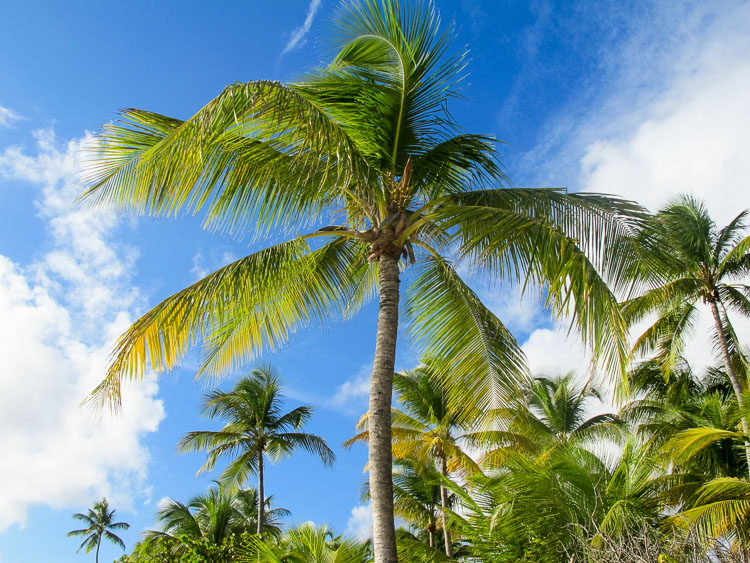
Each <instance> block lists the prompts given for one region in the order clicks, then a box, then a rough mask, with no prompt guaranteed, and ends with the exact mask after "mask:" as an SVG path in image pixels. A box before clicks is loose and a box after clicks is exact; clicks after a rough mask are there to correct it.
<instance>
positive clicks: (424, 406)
mask: <svg viewBox="0 0 750 563" xmlns="http://www.w3.org/2000/svg"><path fill="white" fill-rule="evenodd" d="M429 363H433V362H432V361H430V362H429ZM393 388H394V389H395V390H396V392H397V394H398V402H399V404H400V405H401V408H400V409H399V408H394V409H392V411H391V413H392V414H391V421H392V422H391V432H392V435H393V444H392V448H393V456H394V457H395V458H396V459H413V460H416V461H417V462H419V463H421V464H423V465H427V466H429V465H432V467H434V468H435V469H437V471H439V472H440V474H441V475H442V476H443V477H447V476H448V474H449V473H450V472H454V471H461V472H463V473H464V474H466V475H468V474H472V473H476V472H478V471H479V466H478V465H477V463H476V462H475V461H474V460H473V459H472V457H471V456H470V455H469V454H467V453H466V452H465V451H464V449H463V447H462V443H461V439H462V437H463V435H464V434H466V433H467V432H468V429H469V427H470V426H471V424H472V423H473V422H475V421H476V420H477V419H478V417H479V416H480V415H481V411H478V410H476V411H474V412H473V415H472V416H467V412H466V410H463V411H460V410H459V409H455V408H451V405H450V404H449V394H450V392H449V388H448V386H446V385H444V384H443V381H442V380H441V378H440V377H439V376H438V375H437V374H436V372H435V371H434V370H432V369H430V367H428V365H427V364H423V365H420V366H419V367H417V368H416V369H413V370H411V371H406V372H403V373H396V374H394V376H393ZM368 422H369V416H368V413H366V414H365V415H364V416H362V418H361V419H360V421H359V423H358V425H357V428H358V429H360V430H362V432H360V433H359V434H357V435H356V436H354V437H353V438H351V439H349V440H347V441H346V442H344V447H349V446H351V445H352V444H354V443H357V442H366V441H368V440H369V437H370V432H369V424H368ZM439 491H440V505H441V508H442V524H443V535H444V539H445V554H446V555H447V556H448V557H453V545H452V543H451V535H450V531H449V530H448V526H447V519H448V515H447V512H448V491H447V489H446V488H445V487H443V486H442V485H441V486H440V487H439Z"/></svg>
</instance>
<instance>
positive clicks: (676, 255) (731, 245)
mask: <svg viewBox="0 0 750 563" xmlns="http://www.w3.org/2000/svg"><path fill="white" fill-rule="evenodd" d="M747 216H748V211H747V210H745V211H743V212H742V213H740V214H739V215H737V216H736V217H735V218H734V219H732V220H731V221H730V222H729V224H727V225H726V226H725V227H724V228H721V229H719V228H718V227H717V225H716V223H715V221H714V220H713V219H712V218H711V216H710V215H709V214H708V210H707V209H706V206H705V205H704V203H703V202H701V201H699V200H697V199H695V198H693V197H692V196H688V195H683V196H680V197H679V198H678V199H677V200H676V201H674V202H672V203H670V204H668V205H666V206H665V207H664V208H663V209H661V211H659V213H657V215H656V216H655V217H654V219H653V221H651V222H650V223H649V224H647V225H645V226H644V228H643V231H642V233H641V240H647V241H648V244H647V245H644V246H646V247H647V248H648V249H649V251H650V252H649V253H648V271H649V272H650V273H651V282H652V287H651V289H649V290H647V291H645V292H644V293H643V294H642V295H640V296H638V297H635V298H633V299H630V300H629V301H626V302H625V303H624V304H623V312H624V315H625V317H626V318H627V319H628V321H629V322H630V323H631V324H632V323H636V322H638V321H640V320H642V319H643V318H644V317H645V316H646V315H648V314H652V313H656V314H657V317H658V318H657V320H656V321H655V322H654V323H653V324H652V325H651V326H650V327H649V328H648V329H647V330H646V331H645V332H644V333H643V335H641V336H640V338H638V340H637V341H636V343H635V345H634V347H633V353H643V354H649V353H650V352H652V351H656V352H657V358H656V359H657V360H658V362H659V363H660V365H661V366H662V370H663V372H664V375H665V376H666V377H669V375H670V373H671V371H672V370H673V368H674V367H675V365H676V364H677V363H678V361H679V360H680V358H681V356H682V354H683V351H684V349H685V345H686V342H688V341H689V336H690V335H691V334H692V332H693V330H694V328H695V323H696V320H697V316H698V314H699V305H700V304H701V303H703V304H705V305H707V306H708V308H709V309H710V311H711V316H712V318H713V325H714V326H713V328H714V332H713V339H714V343H715V344H716V348H717V349H718V351H719V354H720V356H721V359H722V361H723V363H724V371H725V372H726V375H727V377H728V378H729V381H730V382H731V384H732V389H733V390H734V394H735V396H736V397H737V402H738V403H739V406H740V410H741V411H744V407H743V405H744V394H745V391H746V386H747V382H746V380H745V372H746V371H747V360H746V358H745V356H744V354H742V352H741V349H740V342H738V339H737V334H736V333H735V331H734V328H733V326H732V323H731V322H730V319H729V312H730V311H731V312H734V313H737V314H741V315H750V285H748V283H747V282H748V279H749V278H750V236H749V235H747V234H746V224H745V220H746V218H747ZM742 428H743V431H744V433H745V434H746V435H747V434H748V422H747V418H746V417H743V418H742ZM746 455H747V459H748V463H749V464H750V444H747V445H746ZM748 467H749V468H750V465H749V466H748Z"/></svg>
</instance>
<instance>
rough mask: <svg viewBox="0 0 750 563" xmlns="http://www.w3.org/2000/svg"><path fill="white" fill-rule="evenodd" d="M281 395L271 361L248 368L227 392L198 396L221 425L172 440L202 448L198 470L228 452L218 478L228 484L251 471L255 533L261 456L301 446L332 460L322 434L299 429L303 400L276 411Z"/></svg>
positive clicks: (261, 500) (305, 411) (306, 413)
mask: <svg viewBox="0 0 750 563" xmlns="http://www.w3.org/2000/svg"><path fill="white" fill-rule="evenodd" d="M281 400H282V395H281V385H280V383H279V377H278V374H277V372H276V370H275V369H274V368H273V367H271V366H263V367H261V368H259V369H256V370H253V371H252V372H251V373H250V375H249V376H247V377H244V378H242V379H240V381H238V382H237V385H236V386H235V387H234V389H232V390H231V391H229V392H224V391H212V392H211V393H208V394H207V395H206V396H205V397H204V402H203V412H204V414H206V415H208V416H209V417H210V418H221V419H223V420H225V421H226V422H227V424H226V426H224V428H222V429H221V430H220V431H218V432H214V431H210V430H201V431H197V432H189V433H188V434H186V435H185V437H183V438H182V440H180V442H179V445H178V447H179V449H180V450H181V451H183V452H184V451H197V450H206V451H207V452H208V457H207V459H206V463H205V464H203V467H201V468H200V470H199V471H198V473H201V472H203V471H210V470H211V469H213V467H214V465H216V462H217V461H218V460H219V459H221V458H232V457H233V459H232V460H231V462H230V463H229V465H228V466H227V468H226V469H225V470H224V472H223V473H222V475H221V481H222V482H223V483H224V484H227V485H229V486H232V487H235V486H241V485H242V484H243V483H244V482H245V481H246V480H247V478H248V476H249V475H250V474H257V476H258V528H257V531H258V534H262V532H263V519H264V517H263V510H264V505H265V497H264V494H265V493H264V487H263V483H264V463H263V462H264V457H265V456H269V457H270V458H271V460H272V461H278V460H280V459H282V458H283V457H286V456H287V455H290V454H291V453H292V452H294V450H296V449H297V448H302V449H304V450H306V451H308V452H310V453H312V454H315V455H317V456H318V457H320V459H321V460H323V463H325V464H327V465H331V464H333V462H334V460H335V459H336V456H335V455H334V453H333V451H332V450H331V449H330V448H329V447H328V446H327V445H326V443H325V440H324V439H323V438H321V437H319V436H315V435H314V434H308V433H306V432H302V431H301V429H302V427H303V426H304V424H305V422H307V421H308V420H309V419H310V417H311V416H312V413H313V408H312V407H310V406H308V405H303V406H301V407H297V408H296V409H293V410H291V411H289V412H288V413H284V414H282V412H281ZM234 456H236V457H234Z"/></svg>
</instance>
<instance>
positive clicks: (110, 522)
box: [68, 498, 130, 563]
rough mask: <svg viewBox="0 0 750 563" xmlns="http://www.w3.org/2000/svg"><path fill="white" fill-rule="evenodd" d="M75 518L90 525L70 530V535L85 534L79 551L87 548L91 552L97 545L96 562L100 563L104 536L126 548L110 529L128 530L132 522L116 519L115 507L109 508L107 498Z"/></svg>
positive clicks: (75, 515) (77, 514)
mask: <svg viewBox="0 0 750 563" xmlns="http://www.w3.org/2000/svg"><path fill="white" fill-rule="evenodd" d="M73 518H75V519H76V520H81V521H82V522H84V523H85V524H88V527H87V528H83V529H81V530H73V531H71V532H68V537H71V536H84V540H83V543H82V544H81V545H80V547H79V548H78V551H81V550H82V549H83V548H86V553H90V552H91V550H92V549H94V546H96V563H99V548H100V547H101V545H102V537H105V538H107V539H108V540H109V541H111V542H112V543H113V544H115V545H119V546H120V547H121V548H122V549H123V550H124V549H125V542H123V541H122V539H120V537H119V536H117V535H115V534H113V533H112V532H111V531H110V530H127V529H128V528H130V524H127V523H125V522H115V521H114V519H115V509H114V508H113V509H112V510H110V509H109V503H108V502H107V499H106V498H103V499H102V500H100V501H98V502H96V503H94V508H89V511H88V514H81V513H80V512H77V513H76V514H74V515H73Z"/></svg>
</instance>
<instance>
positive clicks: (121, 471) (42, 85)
mask: <svg viewBox="0 0 750 563" xmlns="http://www.w3.org/2000/svg"><path fill="white" fill-rule="evenodd" d="M436 5H437V7H438V9H439V10H440V14H441V17H442V20H443V22H444V24H445V25H453V26H454V27H455V33H456V36H457V38H456V43H455V45H456V47H457V48H458V47H462V46H463V45H466V46H467V47H468V48H469V50H470V57H471V62H470V71H471V74H470V76H469V78H468V79H467V80H466V82H465V85H464V89H463V91H462V94H463V96H464V97H463V98H462V99H457V100H454V101H452V102H451V105H450V111H451V113H452V114H453V115H454V117H455V118H456V119H457V121H458V122H459V123H460V124H461V125H462V126H463V127H464V128H465V129H466V130H467V131H470V132H474V133H483V134H490V135H494V136H496V137H497V138H498V139H500V140H502V141H503V142H505V143H506V144H505V145H504V146H503V153H504V155H503V159H502V161H503V163H504V165H505V167H506V170H507V173H508V175H509V177H510V179H511V181H512V184H513V185H515V186H559V187H567V188H568V189H570V190H572V191H581V190H585V191H592V192H604V193H613V194H619V195H622V196H624V197H627V198H629V199H633V200H635V201H638V202H640V203H641V204H643V205H645V206H647V207H648V208H649V209H651V210H656V209H658V208H659V207H660V206H661V205H663V204H664V203H666V202H667V201H668V200H669V199H670V198H673V197H674V196H675V195H676V194H678V193H683V192H689V193H693V194H694V195H696V196H698V197H701V198H703V199H704V200H705V201H706V203H707V205H708V208H709V210H710V212H711V213H712V215H713V217H714V218H715V219H716V220H717V222H718V223H719V224H725V223H727V222H728V221H729V220H730V219H731V218H732V217H733V216H734V215H736V214H737V213H739V212H740V211H741V210H743V209H746V208H750V189H749V186H748V178H750V156H749V153H748V151H747V148H746V140H745V136H746V132H747V131H750V110H749V109H748V104H747V92H748V91H750V34H748V32H747V30H748V29H750V3H748V2H741V1H733V0H718V1H716V2H659V1H654V2H648V1H643V2H641V1H630V2H621V1H610V2H608V1H602V2H597V3H593V2H578V3H576V2H572V3H571V2H559V3H556V2H552V1H544V0H536V1H531V2H520V1H518V2H514V1H499V0H498V1H494V0H493V1H490V0H486V1H480V0H450V1H449V0H436ZM338 7H339V2H338V1H337V0H283V1H280V2H259V1H251V0H246V1H244V2H239V1H237V2H223V3H218V2H217V3H207V2H199V1H190V0H184V1H180V2H177V1H171V2H170V1H163V2H158V3H157V2H146V1H145V0H140V1H138V0H133V1H132V2H128V3H127V4H125V3H114V2H96V3H95V2H84V1H82V0H81V1H75V2H66V3H61V2H53V1H42V0H39V1H37V2H34V3H29V2H22V1H16V0H8V1H6V2H3V3H2V5H0V358H1V361H0V428H2V431H0V451H2V452H3V455H2V457H0V562H2V563H31V562H38V561H60V562H76V561H85V560H89V559H91V556H87V555H86V554H84V553H80V554H76V549H77V547H78V543H77V542H76V541H75V539H71V538H67V537H66V533H67V532H68V531H69V530H71V529H73V528H74V527H75V521H74V520H72V519H71V516H72V514H73V513H75V512H85V511H86V509H87V507H89V506H91V505H93V503H94V502H95V501H96V500H97V499H99V498H101V497H102V496H106V497H107V499H108V500H109V501H110V504H111V505H112V506H113V507H114V508H116V509H117V516H118V517H119V519H121V520H124V521H126V522H129V523H130V524H131V528H130V530H129V531H127V532H124V533H123V534H122V537H123V539H124V540H125V543H126V544H127V545H128V546H129V547H132V545H133V544H134V543H135V542H136V541H137V539H138V537H139V535H140V533H141V532H142V531H143V530H145V529H148V528H150V527H152V525H153V518H154V514H155V511H156V509H157V507H158V505H159V503H160V502H162V501H163V499H165V498H168V497H169V498H174V499H177V500H181V501H186V500H188V499H189V498H190V497H191V496H193V495H194V494H197V493H200V492H202V491H204V490H205V489H206V487H208V486H209V485H210V484H211V480H212V479H215V478H217V477H218V472H216V473H210V474H204V475H201V476H197V477H196V471H197V470H198V468H199V467H200V466H201V464H202V462H203V456H202V454H186V455H181V454H178V453H177V452H176V447H175V446H176V443H177V441H178V440H179V438H180V437H181V436H182V435H184V434H185V433H186V432H188V431H192V430H199V429H209V428H216V427H217V422H216V421H210V420H206V419H204V418H202V417H201V416H200V404H201V397H202V395H203V394H204V393H205V392H207V390H208V389H209V388H210V385H209V382H205V381H203V382H201V381H195V380H194V374H195V371H196V361H197V360H196V358H195V357H194V356H193V357H189V358H188V360H187V361H186V362H185V364H184V366H183V367H182V368H181V369H179V370H176V371H175V372H173V373H171V374H166V375H163V376H160V377H157V376H156V375H155V374H153V373H149V374H147V375H146V377H145V378H144V379H143V380H142V381H139V382H135V383H133V384H132V385H128V387H127V388H126V390H125V393H124V398H123V401H124V409H123V412H122V414H121V415H119V416H117V417H108V416H105V417H95V416H92V415H91V413H89V412H88V411H86V410H85V409H82V408H81V407H80V403H81V401H82V400H83V399H84V398H85V397H86V396H87V394H88V393H89V392H90V391H91V390H92V389H93V388H94V387H95V386H96V384H97V383H98V382H99V381H100V380H101V378H102V376H103V373H104V369H105V366H106V363H107V357H108V354H109V352H110V350H111V348H112V346H113V344H114V342H115V341H116V339H117V337H118V336H119V334H121V333H122V331H123V330H125V329H126V328H127V327H128V326H129V325H130V323H132V322H133V321H134V320H135V319H137V318H138V316H139V315H140V314H142V313H143V312H145V311H146V310H148V308H149V307H151V306H153V305H155V304H156V303H158V302H159V301H160V300H161V299H163V298H164V297H166V296H168V295H171V294H172V293H174V292H176V291H178V290H179V289H182V288H183V287H185V286H186V285H188V284H190V283H192V282H193V281H195V280H197V279H199V278H200V277H201V276H203V275H205V274H206V273H208V272H211V271H213V270H214V269H216V268H218V267H220V266H221V265H223V264H225V263H227V262H228V261H231V260H233V259H236V258H239V257H241V256H243V255H245V254H248V253H249V252H251V251H252V250H253V249H254V248H259V247H260V246H259V244H261V242H257V241H256V242H250V238H251V237H245V238H244V239H242V238H239V239H231V238H226V237H222V236H220V235H217V234H214V233H210V232H206V231H203V230H201V223H200V219H199V218H196V217H191V216H180V217H178V218H171V219H165V218H125V217H117V216H113V215H110V214H107V213H105V212H101V211H98V212H92V211H91V210H87V209H82V208H80V207H77V206H75V205H74V204H73V201H74V200H75V198H76V196H77V195H78V194H79V193H80V191H81V189H82V188H81V183H80V161H79V158H78V154H79V151H80V148H81V147H82V146H84V145H85V144H86V143H87V142H88V140H90V137H91V135H93V134H95V133H96V132H97V131H98V130H99V128H100V127H101V124H103V123H106V122H109V121H111V120H112V119H114V117H115V115H116V112H117V111H118V110H119V109H121V108H125V107H136V108H142V109H148V110H152V111H156V112H159V113H163V114H166V115H170V116H174V117H178V118H187V117H189V116H190V115H192V114H193V113H194V112H195V111H196V110H197V109H199V108H200V107H201V106H202V105H203V104H205V103H206V102H208V101H209V100H210V99H212V98H213V97H214V96H216V95H217V94H218V93H220V91H221V90H222V88H223V87H224V86H225V85H226V84H229V83H232V82H236V81H248V80H254V79H274V80H280V81H287V80H293V79H294V78H295V77H296V76H299V75H300V74H301V73H303V72H304V71H305V70H306V69H308V68H310V67H312V66H315V65H318V64H321V63H324V62H325V61H326V60H327V57H328V56H329V53H328V51H327V49H326V46H325V37H326V34H327V32H328V30H329V29H330V22H331V18H332V16H333V15H334V14H335V13H336V11H337V10H338ZM469 274H470V272H469ZM474 283H475V288H476V289H477V291H478V292H479V293H480V295H481V297H482V298H483V299H484V300H485V302H486V303H487V304H488V305H489V306H490V307H491V308H492V309H493V310H494V311H495V312H496V313H497V314H498V315H499V316H500V318H501V320H503V322H505V323H506V325H508V326H509V327H510V328H511V329H512V330H513V332H514V334H515V335H516V337H517V338H518V340H519V341H520V342H522V343H523V348H524V350H525V352H526V354H527V356H528V360H529V364H530V366H531V369H532V371H533V372H534V373H537V374H542V373H544V374H548V375H555V374H557V373H563V372H565V371H567V370H568V369H577V370H579V371H585V369H586V365H587V359H586V358H587V354H586V351H585V350H584V349H583V348H582V347H581V345H580V344H579V343H578V341H577V338H576V337H575V336H574V335H572V336H566V331H565V329H564V328H562V327H561V326H560V325H559V324H558V323H557V322H556V321H554V320H553V319H550V318H549V316H548V315H547V314H546V313H545V312H544V310H543V309H542V308H541V307H540V306H539V304H538V303H536V302H535V300H534V299H533V296H525V297H523V299H521V298H520V297H519V295H518V292H517V290H515V289H514V288H511V287H507V286H505V285H493V284H488V283H486V281H485V280H474ZM375 322H376V311H375V310H374V308H373V307H369V308H367V309H365V310H364V311H363V312H362V313H361V314H360V315H359V316H357V317H356V318H355V319H353V320H350V321H347V322H345V323H344V322H341V323H334V324H332V325H330V326H325V327H314V328H311V329H308V330H300V331H299V332H298V333H297V334H295V335H294V336H293V337H292V339H291V341H290V343H289V345H288V346H287V347H285V348H284V349H283V350H281V351H279V352H278V353H276V354H267V355H265V356H264V358H263V359H264V360H265V361H269V362H271V363H273V364H274V365H275V366H276V367H277V368H278V369H279V371H280V372H281V374H282V377H283V381H284V384H285V395H286V397H287V401H286V403H285V405H286V406H287V407H288V408H289V409H291V408H293V407H295V406H297V405H299V404H302V403H307V404H311V405H313V406H314V407H315V409H316V410H315V415H314V417H313V419H312V421H311V423H310V424H309V425H308V427H307V430H308V431H310V432H314V433H316V434H319V435H321V436H323V437H324V438H326V440H327V441H328V443H329V445H331V447H333V448H334V450H335V452H336V455H337V458H338V459H337V462H336V464H335V466H334V467H333V468H326V467H324V466H323V465H322V464H321V463H320V462H319V461H318V460H316V459H314V458H312V457H310V456H308V455H307V454H305V453H299V454H296V455H294V456H292V457H290V458H289V459H287V460H284V461H282V462H280V463H278V464H276V465H272V466H270V467H268V468H267V482H266V491H268V492H269V493H270V494H273V496H274V503H275V504H276V505H277V506H283V507H285V508H288V509H290V510H291V511H292V517H291V522H292V523H295V522H297V523H300V522H305V521H313V522H315V523H318V524H323V523H328V524H330V525H331V526H333V527H334V528H335V529H336V530H337V531H340V532H346V533H350V534H355V535H360V536H366V535H367V533H368V518H369V507H368V506H367V505H366V504H364V503H362V502H361V500H360V497H359V491H360V486H361V483H362V481H363V479H364V477H365V476H364V474H363V472H362V469H363V466H364V463H365V461H366V448H364V447H354V448H353V449H351V450H342V449H341V447H340V444H341V443H342V442H343V441H344V440H346V439H347V438H349V437H351V436H352V435H353V433H354V425H355V423H356V421H357V419H358V418H359V416H360V415H361V414H362V413H363V412H364V411H365V410H366V404H367V391H368V383H367V379H368V376H369V369H370V366H371V362H372V355H373V351H374V336H375ZM707 322H708V319H706V320H705V323H707ZM705 323H704V324H703V325H701V326H700V327H699V328H698V330H697V337H696V343H695V345H693V346H691V348H690V355H689V359H690V360H691V361H694V362H695V363H696V364H701V365H705V364H708V363H711V362H712V361H713V360H714V359H713V357H712V351H711V349H710V348H708V347H707V346H705V345H703V344H702V342H704V339H701V338H700V336H705V334H706V333H705V331H706V330H707V327H708V325H707V324H705ZM737 323H738V327H739V331H740V335H742V334H747V333H748V330H750V325H749V324H748V323H747V322H746V321H740V320H738V321H737ZM417 362H418V352H417V351H415V350H414V349H413V347H411V346H410V344H409V341H408V337H407V335H405V334H402V335H401V336H400V341H399V351H398V358H397V369H409V368H411V367H414V366H415V365H416V363H417ZM250 369H252V366H247V368H246V369H245V370H244V372H246V371H249V370H250ZM235 375H236V374H235ZM234 380H235V379H234V377H229V378H228V379H227V380H225V381H224V382H223V383H222V388H229V387H231V385H232V383H233V381H234ZM120 554H121V551H120V550H119V549H118V548H116V547H115V546H112V545H110V544H104V545H103V546H102V561H109V560H112V559H114V558H116V557H119V555H120Z"/></svg>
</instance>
